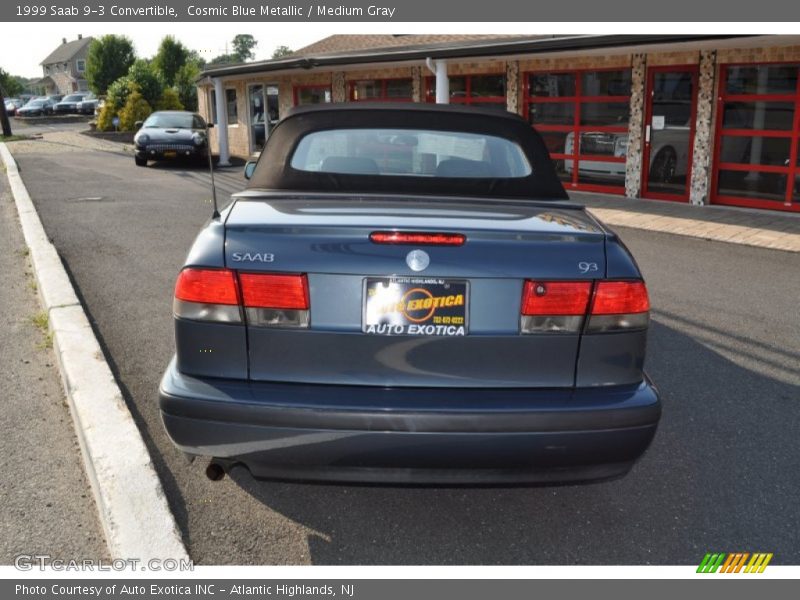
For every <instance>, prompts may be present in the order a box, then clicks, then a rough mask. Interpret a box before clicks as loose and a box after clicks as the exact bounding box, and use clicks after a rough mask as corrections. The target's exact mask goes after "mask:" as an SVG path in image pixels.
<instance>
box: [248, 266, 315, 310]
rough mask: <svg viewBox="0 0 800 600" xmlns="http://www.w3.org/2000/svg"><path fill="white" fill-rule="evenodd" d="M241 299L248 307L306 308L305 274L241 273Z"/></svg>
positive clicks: (306, 284) (306, 285)
mask: <svg viewBox="0 0 800 600" xmlns="http://www.w3.org/2000/svg"><path fill="white" fill-rule="evenodd" d="M239 282H240V283H241V285H242V299H243V300H244V305H245V306H246V307H248V308H290V309H294V310H308V281H307V279H306V276H305V275H272V274H260V273H241V274H239Z"/></svg>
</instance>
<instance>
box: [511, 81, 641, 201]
mask: <svg viewBox="0 0 800 600" xmlns="http://www.w3.org/2000/svg"><path fill="white" fill-rule="evenodd" d="M630 96H631V71H630V69H603V70H590V71H547V72H532V73H526V85H525V114H526V116H527V118H528V121H529V122H530V123H531V125H533V126H534V127H536V130H537V131H538V132H539V133H540V134H541V135H542V137H543V138H544V141H545V143H546V144H547V148H548V150H549V151H550V156H551V158H552V159H553V162H554V164H555V167H556V171H557V172H558V176H559V177H560V178H561V180H562V181H564V183H565V186H566V187H567V189H577V190H589V191H599V192H610V193H616V194H622V193H624V192H625V157H626V155H627V151H628V119H629V115H630ZM576 140H577V143H576Z"/></svg>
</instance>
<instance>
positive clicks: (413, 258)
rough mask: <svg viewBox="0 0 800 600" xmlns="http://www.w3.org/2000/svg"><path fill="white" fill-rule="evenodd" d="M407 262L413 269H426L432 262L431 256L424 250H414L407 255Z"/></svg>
mask: <svg viewBox="0 0 800 600" xmlns="http://www.w3.org/2000/svg"><path fill="white" fill-rule="evenodd" d="M406 264H407V265H408V268H409V269H411V270H412V271H424V270H425V269H427V268H428V265H429V264H431V257H430V256H428V253H427V252H425V251H424V250H412V251H411V252H409V253H408V256H406Z"/></svg>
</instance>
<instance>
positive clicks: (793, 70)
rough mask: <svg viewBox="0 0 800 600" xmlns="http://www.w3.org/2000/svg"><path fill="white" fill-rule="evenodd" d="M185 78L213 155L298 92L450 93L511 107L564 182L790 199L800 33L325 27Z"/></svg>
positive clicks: (699, 199)
mask: <svg viewBox="0 0 800 600" xmlns="http://www.w3.org/2000/svg"><path fill="white" fill-rule="evenodd" d="M198 86H199V90H198V91H199V93H198V97H199V105H200V111H201V113H202V114H204V115H205V116H206V117H207V118H209V119H211V120H214V121H215V122H218V123H219V124H220V125H221V127H217V128H215V129H213V130H212V144H213V146H214V147H215V149H216V150H221V155H222V157H223V159H225V160H226V159H227V156H228V153H229V152H230V153H232V154H236V155H240V156H249V155H251V154H252V153H253V152H257V151H258V150H259V149H260V148H261V147H262V146H263V143H264V140H265V139H266V138H267V137H268V135H269V130H270V128H271V127H272V126H274V124H275V123H276V122H277V120H278V118H279V117H280V116H281V115H284V114H286V111H288V110H289V109H290V108H291V107H292V106H296V105H299V104H307V103H319V102H358V101H362V100H370V101H390V100H391V101H407V102H437V101H438V102H451V103H459V104H468V105H482V106H491V107H496V108H498V109H499V110H509V111H512V112H516V113H518V114H520V115H522V116H523V117H524V118H525V119H527V120H528V121H529V122H530V123H531V124H532V126H534V127H536V129H537V130H538V131H539V132H540V134H541V135H542V136H543V137H544V139H545V142H546V143H547V146H548V148H549V149H550V153H551V157H552V159H553V161H554V164H555V167H556V169H557V171H558V174H559V176H560V177H561V179H562V181H563V182H564V184H565V187H567V189H568V190H576V191H581V190H585V191H600V192H608V193H616V194H624V195H627V196H628V197H645V198H655V199H663V200H674V201H679V202H691V203H694V204H709V203H710V204H728V205H737V206H748V207H755V208H765V209H773V210H782V211H795V212H798V211H800V153H799V152H798V144H800V36H788V35H773V36H741V35H739V36H734V35H726V36H709V35H580V36H490V35H489V36H487V35H402V36H401V35H335V36H331V37H328V38H325V39H323V40H320V41H319V42H316V43H314V44H312V45H310V46H307V47H305V48H302V49H300V50H298V51H297V52H295V53H294V54H292V55H290V56H287V57H284V58H281V59H277V60H270V61H262V62H254V63H246V64H241V65H224V66H217V67H210V68H208V69H207V70H206V71H205V72H204V73H203V75H202V77H201V79H200V80H199V81H198ZM217 95H219V98H218V97H217ZM220 142H222V147H221V148H220Z"/></svg>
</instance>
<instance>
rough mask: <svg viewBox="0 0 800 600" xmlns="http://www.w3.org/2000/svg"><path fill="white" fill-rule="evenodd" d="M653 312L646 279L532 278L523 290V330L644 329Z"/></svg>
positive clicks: (599, 331)
mask: <svg viewBox="0 0 800 600" xmlns="http://www.w3.org/2000/svg"><path fill="white" fill-rule="evenodd" d="M649 311H650V301H649V299H648V296H647V288H646V287H645V285H644V282H642V281H597V282H594V283H593V282H591V281H531V280H528V281H526V282H525V286H524V288H523V293H522V308H521V323H520V329H521V331H522V333H543V332H557V333H578V332H580V331H583V330H585V331H586V332H587V333H601V332H606V331H623V330H631V329H644V328H646V327H647V325H648V322H649ZM587 319H588V322H587ZM584 322H586V327H585V329H584Z"/></svg>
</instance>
